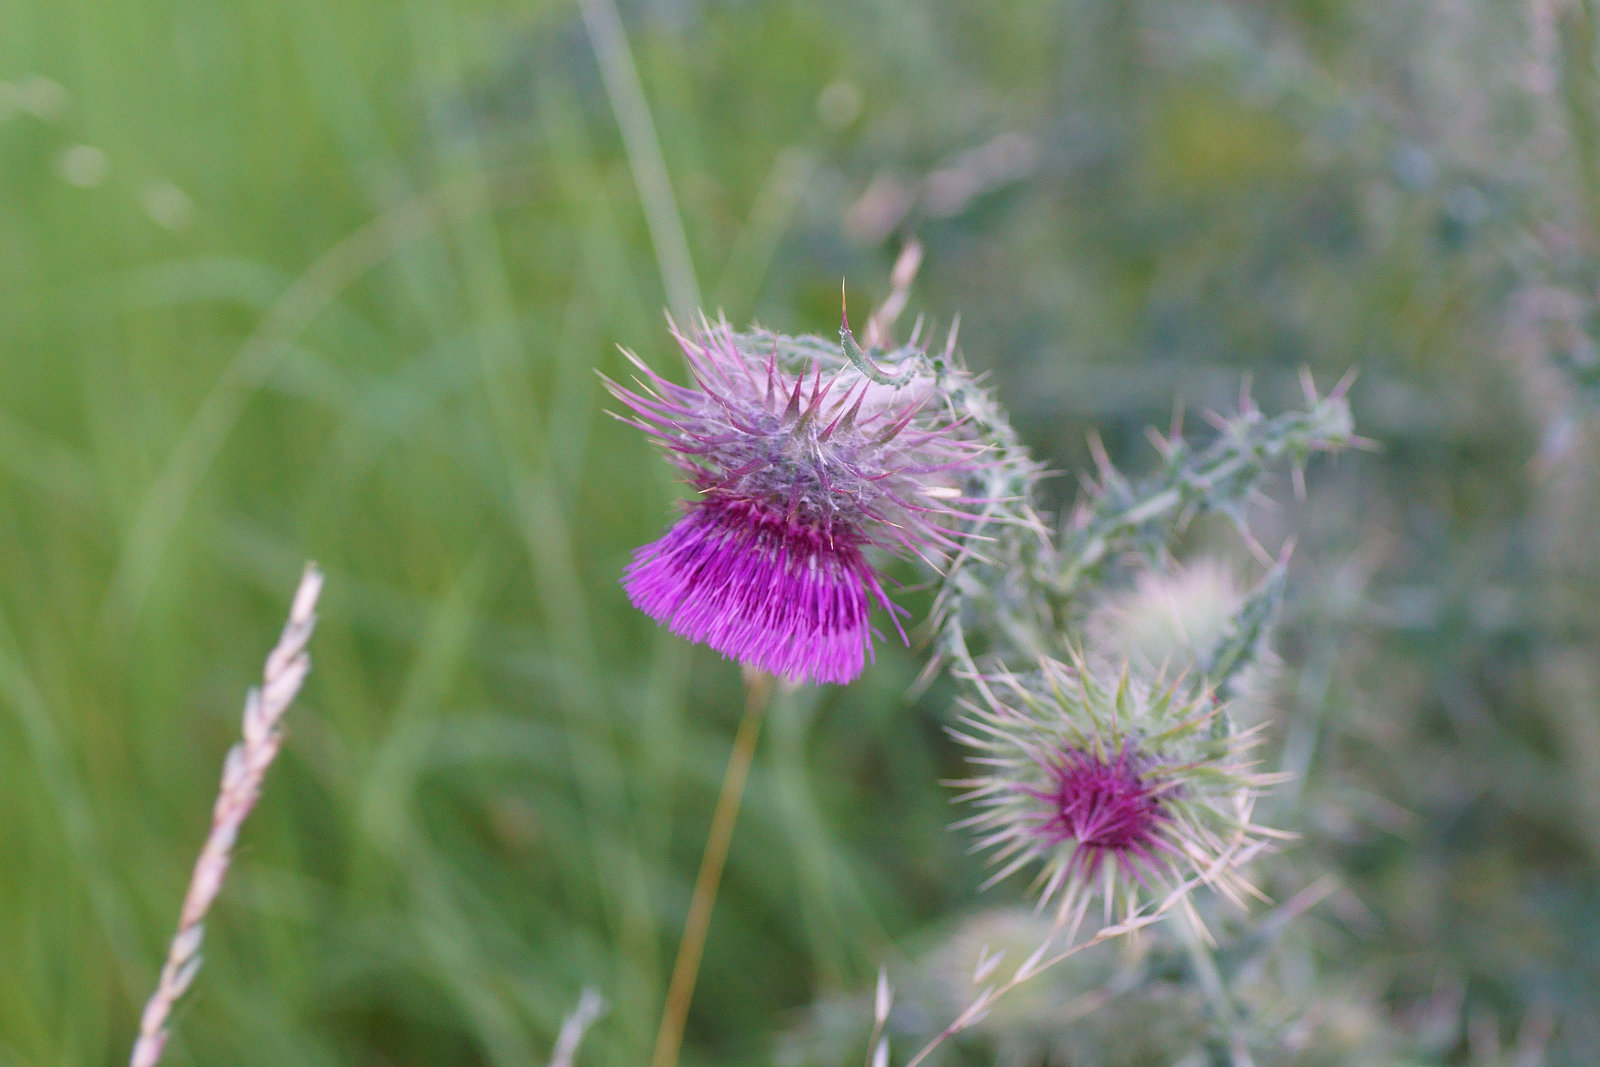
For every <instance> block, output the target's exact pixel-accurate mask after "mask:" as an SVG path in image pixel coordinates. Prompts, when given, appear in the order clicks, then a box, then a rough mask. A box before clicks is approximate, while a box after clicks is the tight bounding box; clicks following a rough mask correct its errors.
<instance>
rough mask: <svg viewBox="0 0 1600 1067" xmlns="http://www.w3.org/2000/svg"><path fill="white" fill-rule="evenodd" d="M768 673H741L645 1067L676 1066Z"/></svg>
mask: <svg viewBox="0 0 1600 1067" xmlns="http://www.w3.org/2000/svg"><path fill="white" fill-rule="evenodd" d="M772 685H773V679H772V676H771V675H768V674H762V673H759V672H757V671H748V672H746V674H745V684H744V690H745V700H744V717H743V718H742V719H740V720H739V732H738V733H737V734H736V735H734V739H733V752H732V753H731V754H730V755H729V756H728V769H727V771H726V773H724V774H723V776H722V791H721V793H720V794H719V795H718V796H717V807H716V810H715V811H714V812H713V813H712V816H711V831H710V833H709V834H707V836H706V847H705V851H704V852H703V853H701V855H700V873H699V874H698V875H696V876H695V880H694V896H693V897H691V898H690V900H689V914H688V917H687V918H686V919H685V920H684V923H683V939H682V940H681V941H679V942H678V958H677V960H676V961H675V962H674V963H673V965H672V980H671V981H670V982H669V983H668V985H667V1000H666V1004H665V1006H664V1007H663V1008H662V1010H661V1028H660V1029H659V1030H658V1031H656V1050H655V1054H654V1055H653V1056H651V1058H650V1065H651V1067H676V1065H677V1062H678V1049H679V1046H681V1045H682V1044H683V1027H684V1023H685V1022H686V1021H687V1020H688V1018H689V1002H690V1001H691V1000H693V999H694V985H695V980H696V979H697V978H699V976H700V957H701V955H702V954H703V953H704V951H705V947H706V932H707V930H709V929H710V927H711V909H712V908H713V907H715V905H716V903H717V889H718V887H719V886H720V885H721V884H722V868H723V865H724V864H725V863H726V862H727V859H728V846H729V845H730V844H731V843H732V841H733V826H734V823H735V822H737V821H738V818H739V805H740V802H741V801H742V800H743V799H744V786H745V781H746V779H748V778H749V776H750V764H751V761H752V760H753V759H754V758H755V754H756V741H757V740H758V739H759V738H760V736H761V720H762V718H763V717H764V715H765V714H766V710H767V705H768V703H769V701H770V700H771V699H772Z"/></svg>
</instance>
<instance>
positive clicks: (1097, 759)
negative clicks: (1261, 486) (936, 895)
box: [951, 659, 1281, 927]
mask: <svg viewBox="0 0 1600 1067" xmlns="http://www.w3.org/2000/svg"><path fill="white" fill-rule="evenodd" d="M967 677H968V679H969V680H970V681H972V682H973V683H974V686H975V687H976V689H977V691H978V693H979V695H980V696H981V697H982V702H981V703H974V702H971V701H963V705H964V707H965V708H966V711H967V714H966V716H965V717H964V718H963V719H962V720H961V724H960V725H959V726H958V727H957V728H956V729H954V730H952V731H951V733H952V734H953V736H954V737H955V738H956V740H958V741H960V742H961V743H962V744H964V745H966V746H967V747H968V748H969V749H971V750H972V751H973V754H972V756H971V757H970V758H971V760H972V762H973V764H974V768H975V770H976V771H977V774H976V776H975V777H972V778H968V779H966V780H964V781H962V782H960V783H958V784H959V785H961V786H964V787H965V788H966V790H967V792H966V793H965V794H964V796H963V797H962V799H963V800H965V801H967V802H969V803H971V804H973V805H974V806H975V807H976V809H977V811H976V814H973V815H971V816H970V817H968V818H966V819H963V820H961V823H960V824H959V825H964V826H967V827H970V828H972V829H974V830H976V831H977V832H978V840H977V842H976V847H977V848H979V849H983V850H987V851H990V852H991V860H992V862H993V863H994V864H995V865H996V866H997V867H998V870H997V871H996V872H995V874H994V875H993V876H992V877H991V878H990V879H989V884H993V883H995V882H998V881H1000V880H1002V879H1004V878H1006V877H1008V876H1009V875H1011V874H1013V873H1015V872H1017V871H1020V870H1023V869H1025V868H1029V867H1035V866H1036V867H1037V868H1038V874H1037V881H1036V882H1035V886H1036V888H1037V890H1038V893H1039V897H1040V901H1041V904H1043V903H1045V902H1048V901H1050V900H1052V899H1053V898H1059V906H1058V907H1059V912H1058V914H1060V915H1061V916H1062V917H1063V919H1068V920H1070V922H1071V923H1072V924H1073V926H1074V927H1076V924H1077V923H1078V922H1079V921H1081V919H1082V918H1083V915H1084V913H1085V911H1086V909H1087V906H1088V904H1089V901H1090V899H1091V898H1093V897H1095V896H1099V897H1101V898H1102V900H1103V902H1104V905H1105V921H1106V922H1109V921H1110V917H1111V913H1112V911H1113V910H1114V908H1113V905H1114V902H1115V901H1119V900H1120V901H1121V902H1122V903H1123V906H1124V910H1126V911H1128V912H1130V913H1131V912H1132V911H1133V910H1135V909H1143V908H1147V907H1155V906H1160V907H1165V906H1170V905H1171V904H1172V903H1174V902H1175V901H1176V900H1178V899H1179V898H1181V897H1182V896H1184V895H1185V894H1186V893H1187V892H1188V891H1189V890H1190V889H1192V888H1194V887H1196V886H1198V885H1202V884H1205V885H1210V886H1212V887H1214V888H1215V889H1217V890H1218V891H1219V892H1221V893H1222V894H1223V895H1224V896H1226V897H1228V898H1229V899H1230V900H1233V901H1235V902H1237V903H1240V904H1241V905H1242V903H1243V898H1244V897H1245V896H1250V895H1254V894H1255V890H1254V888H1253V887H1251V886H1250V884H1249V883H1248V882H1247V881H1245V880H1244V879H1243V877H1242V876H1241V875H1240V874H1239V873H1238V868H1239V867H1240V866H1241V865H1242V864H1244V863H1245V862H1246V861H1247V860H1249V858H1250V857H1252V856H1254V855H1256V854H1257V853H1259V852H1260V851H1262V850H1263V849H1264V848H1265V847H1266V844H1267V841H1268V839H1270V838H1273V837H1275V836H1281V835H1278V834H1277V833H1276V832H1275V831H1272V830H1269V829H1267V828H1265V827H1262V826H1259V825H1257V824H1255V823H1254V822H1252V821H1251V810H1252V807H1253V804H1254V800H1255V798H1256V797H1257V796H1258V795H1259V794H1260V793H1261V792H1262V791H1263V790H1265V789H1266V788H1268V787H1269V786H1271V785H1272V784H1274V783H1275V782H1277V781H1279V780H1281V779H1280V777H1279V776H1277V775H1273V774H1266V773H1262V772H1260V771H1258V770H1257V769H1256V768H1255V765H1254V764H1253V762H1252V760H1251V758H1250V751H1251V749H1252V748H1253V747H1254V746H1255V744H1256V742H1257V741H1258V740H1259V735H1258V734H1257V733H1256V732H1254V731H1246V732H1244V733H1235V732H1234V731H1233V730H1232V728H1231V726H1229V725H1228V720H1227V718H1226V715H1227V712H1226V709H1224V708H1223V707H1221V706H1220V705H1219V704H1218V703H1217V702H1216V700H1215V698H1214V697H1213V696H1212V695H1211V694H1210V693H1209V692H1207V691H1203V690H1201V691H1194V690H1192V689H1188V688H1186V687H1184V686H1183V685H1182V684H1181V683H1173V684H1164V683H1161V682H1159V681H1152V680H1140V679H1136V678H1130V677H1129V675H1128V674H1127V673H1126V672H1125V671H1122V670H1111V669H1109V668H1107V667H1105V666H1100V667H1090V666H1089V665H1088V664H1086V663H1085V662H1084V661H1083V660H1081V659H1074V660H1073V661H1072V662H1071V663H1059V662H1056V661H1054V660H1049V659H1045V660H1041V661H1040V663H1039V669H1038V670H1037V671H1035V672H1030V673H1028V674H1025V675H1018V674H1011V673H1009V672H1001V673H998V674H994V675H982V676H980V675H968V676H967Z"/></svg>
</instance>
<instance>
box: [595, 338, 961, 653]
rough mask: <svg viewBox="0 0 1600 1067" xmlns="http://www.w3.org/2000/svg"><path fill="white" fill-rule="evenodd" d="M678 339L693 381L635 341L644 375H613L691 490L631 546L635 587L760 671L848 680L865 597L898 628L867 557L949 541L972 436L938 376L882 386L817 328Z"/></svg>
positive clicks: (867, 609) (685, 630) (679, 629)
mask: <svg viewBox="0 0 1600 1067" xmlns="http://www.w3.org/2000/svg"><path fill="white" fill-rule="evenodd" d="M675 335H676V336H677V339H678V342H679V344H680V345H681V346H682V348H683V351H684V355H685V357H686V359H687V361H688V364H689V368H690V371H691V374H692V376H693V380H694V384H693V385H689V386H684V385H678V384H676V383H674V382H671V381H669V380H667V379H666V378H663V377H662V376H660V375H659V374H657V373H656V372H655V371H653V370H651V369H650V368H649V367H647V366H646V365H645V364H644V363H643V362H641V361H640V360H638V359H637V358H634V357H633V356H632V355H631V354H630V355H629V358H630V359H632V361H633V363H634V366H635V367H636V368H637V369H638V370H639V372H640V375H641V377H639V378H638V379H636V384H637V385H638V388H637V389H628V388H626V387H624V386H622V385H619V384H617V383H616V382H613V381H610V380H609V379H607V381H606V385H607V387H608V388H609V389H610V391H611V393H612V395H614V396H615V397H616V398H617V399H618V400H620V401H621V402H622V403H623V404H625V405H626V406H627V407H628V408H629V409H630V411H631V412H632V415H633V417H631V418H626V417H624V418H623V421H625V422H628V423H630V424H631V425H634V426H637V427H638V428H640V429H642V430H644V431H645V432H646V433H648V434H649V435H650V436H651V437H653V438H654V439H655V440H656V441H658V442H659V443H660V444H662V445H663V446H665V448H666V449H667V450H668V453H669V455H670V456H671V458H672V459H673V461H674V462H675V463H676V464H677V465H678V466H679V467H680V468H681V469H682V470H683V471H684V472H685V474H686V475H687V478H688V481H689V483H690V484H691V485H692V486H693V487H694V489H695V491H696V494H697V495H696V496H695V497H694V498H693V499H691V500H690V501H688V502H687V503H686V505H685V508H684V513H683V515H682V517H680V518H679V519H678V521H677V522H676V523H674V524H673V525H672V527H671V528H670V529H669V530H668V531H667V533H666V534H665V536H663V537H662V538H661V539H660V540H658V541H655V542H653V543H652V544H648V545H645V546H644V547H642V548H640V549H639V550H638V551H637V552H636V553H635V554H634V559H633V563H632V564H631V565H630V566H629V567H628V569H627V572H626V574H625V575H624V577H623V585H624V587H625V588H626V590H627V593H628V596H629V599H631V600H632V601H633V603H634V605H635V606H636V607H638V608H639V609H640V610H642V611H644V612H645V613H646V614H647V615H649V616H650V617H651V618H653V619H655V620H656V621H658V622H660V623H663V624H665V625H666V626H668V627H669V628H670V629H671V630H672V631H673V632H674V633H676V634H679V635H681V636H683V637H686V638H688V639H689V640H691V641H698V642H703V643H704V644H707V645H710V646H711V647H712V648H714V649H716V650H717V651H718V652H720V653H722V654H723V655H724V656H727V657H729V658H732V659H736V660H738V661H739V662H741V663H744V664H746V665H748V666H751V667H755V668H757V669H759V670H763V671H766V672H768V673H770V674H774V675H779V676H782V677H786V678H790V679H795V680H804V681H812V682H848V681H850V680H852V679H854V678H855V677H856V676H857V675H859V674H860V673H861V671H862V670H863V668H864V667H865V664H866V660H867V657H868V656H870V655H871V651H872V645H871V627H870V622H869V619H870V616H871V613H872V609H873V608H874V606H877V607H882V608H883V609H884V610H885V611H886V612H888V613H889V616H890V618H891V620H894V622H895V627H896V629H897V630H898V629H900V624H899V621H898V619H896V618H895V616H896V613H897V612H898V611H899V609H897V608H896V607H895V605H894V604H893V603H892V602H891V601H890V600H889V597H888V595H887V594H886V593H885V592H884V589H883V584H882V582H881V580H880V579H879V577H878V574H877V572H876V570H875V569H874V567H873V565H872V562H871V560H870V559H869V553H870V552H872V551H873V550H882V551H886V552H888V553H891V554H894V555H913V556H921V557H924V558H927V557H930V556H937V555H941V554H943V553H944V552H945V551H946V550H952V549H955V548H956V547H957V539H958V538H959V537H960V536H961V534H960V527H961V525H962V523H963V522H964V515H963V514H962V512H961V511H959V510H958V509H957V506H958V505H960V503H961V497H962V493H961V490H960V488H959V487H960V485H961V481H962V477H963V475H964V473H966V472H967V471H970V470H971V469H973V467H974V462H975V460H974V457H975V455H976V453H977V452H978V451H979V450H980V448H981V445H980V444H979V443H976V442H973V441H970V440H967V439H965V438H964V437H963V435H962V434H961V433H960V432H959V423H958V421H957V420H955V419H954V418H952V417H950V416H949V415H948V414H947V412H946V408H945V406H944V405H942V404H941V403H940V402H939V400H940V397H939V392H938V389H937V387H936V386H935V383H934V382H933V380H932V379H931V378H930V377H926V376H918V377H913V378H912V379H911V380H910V381H909V382H908V383H907V384H906V385H904V386H902V387H898V388H897V387H891V386H886V385H882V384H879V383H876V382H874V381H872V380H870V379H868V378H867V377H865V376H864V375H862V374H861V373H859V372H858V371H857V370H856V369H855V368H854V367H852V366H851V365H850V363H849V362H848V361H847V360H846V359H845V358H844V356H843V354H842V353H838V354H835V351H834V350H831V349H830V348H829V346H827V345H826V343H825V342H820V341H817V340H816V339H814V338H803V339H791V338H786V337H779V336H776V335H771V334H737V333H735V332H734V331H733V330H731V329H730V328H728V326H727V325H726V324H717V325H711V324H709V323H706V322H705V321H704V320H702V322H701V328H700V329H699V330H697V331H695V332H694V333H693V334H692V335H685V334H681V333H676V332H675ZM619 417H621V416H619ZM900 632H901V636H902V638H904V631H903V630H901V631H900Z"/></svg>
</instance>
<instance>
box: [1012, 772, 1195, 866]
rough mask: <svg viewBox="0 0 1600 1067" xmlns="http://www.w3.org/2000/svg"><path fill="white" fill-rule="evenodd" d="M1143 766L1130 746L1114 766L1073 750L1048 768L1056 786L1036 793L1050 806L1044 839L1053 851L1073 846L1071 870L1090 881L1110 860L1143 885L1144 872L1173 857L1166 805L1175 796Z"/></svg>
mask: <svg viewBox="0 0 1600 1067" xmlns="http://www.w3.org/2000/svg"><path fill="white" fill-rule="evenodd" d="M1139 763H1140V760H1139V758H1138V757H1137V755H1136V754H1134V753H1133V751H1132V750H1131V748H1130V746H1128V745H1124V746H1123V748H1122V750H1121V751H1120V752H1119V753H1118V754H1117V756H1116V758H1115V759H1112V760H1108V759H1106V758H1105V756H1104V755H1102V754H1100V753H1098V752H1083V751H1079V750H1077V749H1067V750H1065V751H1064V752H1061V753H1060V754H1059V755H1058V756H1057V757H1056V758H1055V760H1054V761H1053V762H1051V764H1050V765H1049V767H1048V771H1049V774H1050V778H1051V784H1050V786H1049V787H1048V788H1045V789H1038V790H1032V791H1030V792H1031V795H1032V796H1033V797H1035V798H1036V799H1038V800H1041V801H1043V802H1044V803H1045V805H1046V809H1045V810H1044V811H1043V812H1042V813H1040V815H1039V824H1038V827H1037V832H1038V834H1039V835H1040V836H1041V837H1043V838H1044V839H1045V840H1046V841H1047V842H1048V843H1049V844H1051V845H1064V844H1067V843H1069V842H1070V843H1072V846H1073V851H1072V858H1071V860H1070V861H1069V866H1070V867H1074V868H1077V869H1078V871H1079V873H1081V874H1083V875H1084V876H1085V877H1087V878H1091V879H1092V878H1094V877H1095V876H1096V875H1097V874H1098V873H1099V871H1100V867H1101V864H1102V863H1103V862H1104V861H1105V860H1106V858H1107V857H1110V858H1111V859H1112V860H1114V861H1115V862H1116V864H1117V865H1118V866H1119V867H1120V868H1121V869H1122V870H1123V871H1124V872H1125V873H1127V874H1128V875H1130V876H1132V877H1133V878H1135V879H1136V880H1137V881H1138V882H1139V883H1140V884H1141V885H1142V884H1144V876H1143V873H1142V872H1141V870H1140V868H1141V867H1142V868H1144V869H1146V870H1150V869H1158V868H1160V867H1163V866H1164V862H1163V856H1162V854H1163V853H1170V852H1172V851H1173V846H1172V845H1171V844H1170V843H1169V842H1168V841H1167V840H1166V838H1165V835H1164V834H1163V830H1164V829H1165V828H1166V826H1167V825H1168V824H1169V823H1171V821H1172V817H1171V816H1170V815H1169V814H1167V812H1166V809H1165V808H1164V807H1163V804H1162V798H1163V797H1164V796H1166V795H1168V794H1169V792H1170V790H1169V789H1168V787H1167V785H1166V784H1165V783H1163V782H1161V781H1160V780H1159V779H1156V778H1153V777H1152V776H1150V775H1146V774H1141V773H1140V770H1139Z"/></svg>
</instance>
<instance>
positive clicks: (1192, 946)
mask: <svg viewBox="0 0 1600 1067" xmlns="http://www.w3.org/2000/svg"><path fill="white" fill-rule="evenodd" d="M1179 925H1180V926H1181V927H1182V928H1183V940H1184V947H1185V948H1187V949H1188V951H1189V960H1190V962H1191V963H1193V964H1194V972H1195V977H1196V978H1197V979H1199V982H1200V991H1201V992H1202V993H1203V994H1204V995H1205V998H1206V1002H1207V1003H1208V1004H1209V1005H1210V1006H1211V1012H1212V1014H1213V1015H1214V1016H1215V1018H1216V1021H1217V1022H1218V1023H1219V1024H1220V1025H1221V1026H1222V1027H1224V1028H1225V1029H1226V1030H1227V1032H1228V1034H1227V1041H1228V1067H1255V1060H1254V1059H1252V1058H1251V1056H1250V1049H1249V1047H1248V1046H1246V1044H1245V1041H1244V1035H1243V1034H1241V1033H1240V1032H1239V1013H1238V1011H1237V1010H1236V1009H1235V1007H1234V1005H1233V1002H1232V1000H1230V999H1229V996H1228V988H1227V984H1226V983H1225V982H1224V981H1223V979H1222V972H1221V971H1219V970H1218V969H1217V961H1216V958H1215V957H1214V956H1213V955H1212V953H1211V946H1209V945H1207V944H1206V942H1205V938H1204V937H1202V936H1201V933H1200V931H1199V930H1198V929H1197V928H1196V927H1195V925H1194V921H1193V919H1189V920H1188V921H1185V922H1183V923H1180V924H1179Z"/></svg>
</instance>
